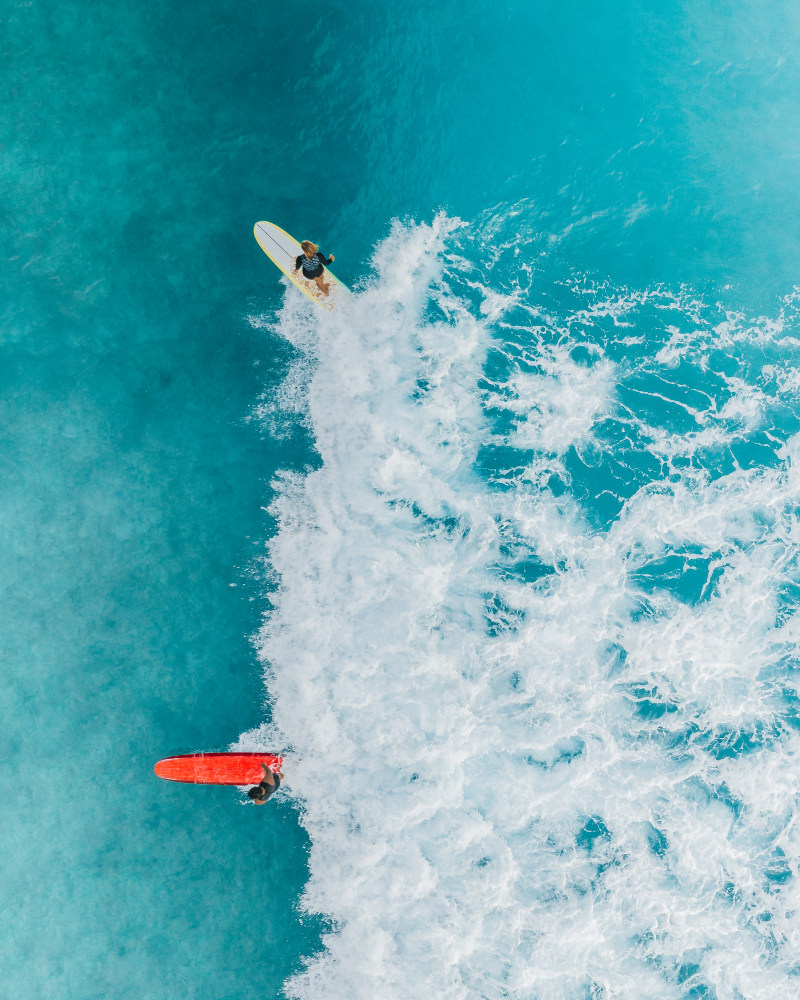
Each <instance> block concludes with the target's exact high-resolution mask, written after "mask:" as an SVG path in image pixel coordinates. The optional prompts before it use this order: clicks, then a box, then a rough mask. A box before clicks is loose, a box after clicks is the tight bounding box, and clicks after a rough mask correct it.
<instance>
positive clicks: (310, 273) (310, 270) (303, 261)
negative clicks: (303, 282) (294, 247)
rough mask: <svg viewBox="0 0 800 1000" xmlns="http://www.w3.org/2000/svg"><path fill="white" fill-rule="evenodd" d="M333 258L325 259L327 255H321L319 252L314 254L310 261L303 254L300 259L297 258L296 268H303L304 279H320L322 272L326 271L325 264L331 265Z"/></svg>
mask: <svg viewBox="0 0 800 1000" xmlns="http://www.w3.org/2000/svg"><path fill="white" fill-rule="evenodd" d="M330 263H331V258H330V257H328V259H327V260H326V259H325V254H324V253H320V251H319V250H317V252H316V253H315V254H314V256H313V257H312V258H311V259H310V260H309V258H308V257H306V255H305V254H304V253H301V254H300V256H299V257H296V258H295V262H294V266H295V268H298V267H302V268H303V277H304V278H318V277H319V276H320V275H321V274H322V272H323V271H324V270H325V268H324V267H323V264H330Z"/></svg>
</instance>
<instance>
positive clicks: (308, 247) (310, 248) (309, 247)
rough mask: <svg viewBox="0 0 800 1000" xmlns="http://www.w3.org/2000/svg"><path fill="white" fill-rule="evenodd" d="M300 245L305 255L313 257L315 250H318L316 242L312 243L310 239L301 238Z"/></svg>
mask: <svg viewBox="0 0 800 1000" xmlns="http://www.w3.org/2000/svg"><path fill="white" fill-rule="evenodd" d="M300 246H301V247H302V248H303V250H305V253H306V257H313V256H314V254H315V253H316V252H317V250H319V247H318V246H317V244H316V243H312V242H311V240H303V242H302V243H301V244H300Z"/></svg>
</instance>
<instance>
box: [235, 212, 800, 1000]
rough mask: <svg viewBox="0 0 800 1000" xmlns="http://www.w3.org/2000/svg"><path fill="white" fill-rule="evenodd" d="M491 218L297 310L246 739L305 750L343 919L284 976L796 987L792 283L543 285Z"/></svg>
mask: <svg viewBox="0 0 800 1000" xmlns="http://www.w3.org/2000/svg"><path fill="white" fill-rule="evenodd" d="M473 236H474V234H471V233H470V232H469V231H466V232H465V231H464V230H463V229H459V227H458V226H457V225H456V224H455V223H453V222H451V221H449V220H447V219H445V218H438V219H437V220H435V222H434V224H433V225H432V226H413V225H408V226H401V225H399V224H398V225H396V226H395V227H394V229H393V231H392V233H391V235H390V236H389V237H388V238H387V240H386V241H385V242H384V243H383V244H382V245H381V246H380V247H379V248H378V250H377V252H376V256H375V260H374V267H375V272H376V275H377V277H376V279H375V280H374V282H373V283H372V284H371V286H370V287H368V288H367V289H366V290H364V291H362V292H360V293H359V294H357V295H355V296H354V297H353V299H352V301H350V302H349V303H348V307H347V309H343V310H341V311H340V312H337V313H335V314H333V315H331V316H320V315H319V313H318V312H317V313H315V312H313V307H310V306H308V305H307V304H306V303H305V302H304V301H303V302H300V301H299V296H294V295H291V294H290V295H289V296H287V300H286V303H285V305H284V308H283V311H282V313H281V315H280V316H279V318H278V328H279V330H280V332H281V333H282V334H283V335H284V336H285V337H287V338H288V339H289V340H290V341H291V342H292V343H293V344H294V345H295V347H296V348H297V349H298V351H299V355H298V358H299V360H298V363H297V365H296V366H295V367H294V368H293V371H292V373H291V376H290V379H289V380H288V382H287V386H286V387H285V393H284V396H283V398H281V399H279V400H278V401H276V402H275V403H274V405H273V407H272V411H271V412H267V411H268V410H269V409H270V407H269V406H267V407H266V408H265V409H264V412H262V416H264V417H265V419H268V420H273V421H274V419H275V414H276V413H278V414H279V415H280V413H283V414H284V415H285V418H286V419H293V418H296V416H297V414H298V413H300V414H301V415H302V416H303V419H305V420H306V421H307V422H308V425H309V427H310V429H311V430H312V431H313V434H314V438H315V441H316V447H317V449H318V451H319V455H320V458H321V465H320V467H319V468H316V469H314V470H311V471H308V472H307V473H305V474H302V475H301V474H285V475H283V476H282V477H280V479H279V480H278V481H277V482H276V483H275V500H274V503H273V505H272V509H273V511H274V514H275V516H276V518H277V524H278V530H277V533H276V534H275V536H274V537H273V538H272V539H271V540H270V542H269V546H268V562H269V565H270V567H271V568H272V570H274V573H275V574H276V579H277V580H278V582H279V585H278V587H277V590H276V592H275V593H274V594H272V595H271V601H272V602H273V604H274V610H273V611H272V612H271V613H270V615H269V616H268V618H267V619H266V621H265V623H264V626H263V629H262V631H261V633H260V636H259V648H260V655H261V657H262V660H263V663H264V668H265V678H266V683H267V687H268V691H269V695H270V697H271V699H272V702H273V721H272V723H271V724H270V726H265V727H264V728H263V729H262V730H261V731H259V732H256V733H250V734H245V736H244V737H243V738H242V740H243V745H255V744H259V745H262V746H267V745H269V746H275V745H284V746H287V747H290V748H292V750H293V752H294V754H295V755H296V758H295V759H293V760H292V762H291V765H290V767H288V768H287V772H288V777H289V781H290V782H291V787H292V790H293V794H294V795H295V796H297V799H298V801H299V802H300V803H301V809H302V821H303V824H304V825H305V827H306V828H307V830H308V832H309V835H310V839H311V856H310V870H311V879H310V881H309V884H308V887H307V890H306V893H305V896H304V900H303V903H304V905H305V906H306V907H307V908H308V909H309V910H310V911H314V912H319V913H323V914H326V915H327V916H328V917H329V918H330V919H331V921H332V924H333V928H334V929H333V930H332V932H331V933H330V934H328V935H327V936H326V938H325V950H324V951H323V952H322V953H321V954H320V955H319V956H317V957H315V958H314V959H312V960H311V961H310V963H309V965H308V967H307V969H306V970H305V971H304V972H302V973H301V974H299V975H297V976H296V977H295V978H294V979H292V980H291V981H290V982H289V983H288V984H287V992H288V994H289V995H290V996H293V997H298V998H302V1000H316V998H321V997H325V998H341V1000H345V998H348V1000H349V998H355V1000H361V998H370V1000H372V998H374V997H376V996H380V997H382V998H387V1000H412V998H413V1000H418V998H420V997H423V996H425V997H437V998H452V1000H466V998H491V1000H495V998H498V1000H499V998H501V997H506V998H507V997H513V998H520V1000H523V998H526V1000H527V998H541V1000H561V998H563V1000H578V998H601V997H602V998H611V997H614V998H620V1000H634V998H635V1000H639V998H641V997H643V996H646V997H648V998H652V1000H657V998H665V1000H667V998H669V1000H672V998H679V997H686V998H688V997H693V996H704V995H714V996H716V997H717V998H719V1000H723V998H725V1000H727V998H730V1000H733V998H736V997H743V996H755V995H757V996H759V997H760V998H775V1000H778V998H781V1000H783V998H785V997H787V996H790V995H792V991H793V989H796V980H797V969H798V967H797V960H796V956H797V954H798V944H800V940H798V939H799V938H800V931H798V924H797V920H796V916H795V914H796V912H797V906H798V902H800V900H799V899H798V898H797V897H798V878H797V876H798V872H797V860H796V859H797V854H798V850H797V849H798V843H797V840H798V831H797V828H796V824H795V823H794V817H795V807H796V802H797V793H796V787H797V766H796V761H797V756H796V755H797V749H798V735H797V733H798V723H797V719H798V717H800V713H798V710H797V709H798V706H800V697H799V695H798V690H797V681H796V666H797V663H796V658H795V653H794V648H795V644H796V640H797V633H798V625H797V622H796V616H795V611H796V598H795V593H796V590H795V589H793V588H796V586H797V578H798V567H797V542H798V538H800V528H798V521H797V513H796V512H797V509H798V501H800V473H799V472H798V469H799V468H800V464H799V460H800V437H798V436H797V430H798V428H797V427H796V425H795V424H793V423H792V419H790V418H789V417H787V412H788V407H789V405H790V403H791V402H792V401H793V399H794V397H795V396H796V393H797V382H796V380H792V379H791V378H790V377H789V374H788V373H789V372H790V370H791V362H792V360H793V359H792V357H791V351H792V350H794V347H793V344H794V343H795V341H794V339H793V338H792V337H789V336H788V335H787V333H786V331H787V330H789V329H791V328H792V327H793V324H794V322H795V320H794V314H793V313H792V309H793V308H794V306H793V301H792V300H791V299H787V302H786V303H785V313H784V314H782V315H781V316H780V317H779V318H778V319H777V320H757V321H753V322H752V323H748V322H746V321H745V320H744V318H743V317H726V318H725V320H724V321H721V320H720V317H719V315H718V314H717V313H716V312H715V310H714V309H710V310H709V309H706V307H704V306H703V305H702V303H698V302H697V301H696V300H695V299H690V298H688V297H687V296H673V295H671V294H670V293H668V292H665V291H664V290H658V289H656V290H651V291H649V292H647V293H638V294H637V293H631V292H629V291H622V292H619V293H615V292H614V291H613V290H611V291H609V290H608V289H603V288H587V286H586V285H585V283H584V284H583V285H582V286H581V287H580V288H579V289H578V288H575V289H568V288H562V289H561V290H560V291H558V295H561V296H562V298H561V300H560V301H556V300H555V297H553V298H551V299H547V297H546V296H545V294H544V293H542V296H541V297H540V298H539V300H537V299H536V296H535V294H534V293H533V292H531V293H522V292H521V291H520V289H519V287H518V286H516V285H515V284H514V281H513V280H512V279H509V280H508V281H505V283H504V281H503V278H502V275H501V270H500V268H499V267H498V268H497V269H496V270H495V271H494V272H493V276H492V281H493V287H491V288H490V287H488V286H487V282H486V280H485V278H484V276H483V274H482V273H481V272H480V271H479V270H478V269H477V268H476V267H474V266H473V265H472V264H470V263H468V261H469V259H470V252H471V251H473V250H474V246H473V245H472V244H471V243H470V240H471V239H472V238H473ZM459 240H461V247H460V249H461V254H462V256H457V255H455V253H453V248H454V247H455V245H456V243H457V241H459ZM493 254H494V256H493V260H492V265H493V266H494V265H495V264H496V262H497V260H498V259H499V256H500V250H498V249H497V244H496V245H495V248H494V251H493ZM548 294H550V293H548ZM552 295H553V296H555V295H556V292H553V293H552ZM723 322H724V323H726V324H727V326H725V329H724V331H722V332H720V327H721V325H722V323H723ZM642 331H644V332H642ZM676 331H678V332H676ZM722 336H724V337H725V338H727V339H728V342H729V343H730V345H732V347H731V349H732V350H735V351H738V352H739V364H738V371H737V373H736V374H735V376H732V375H731V374H730V372H728V373H727V374H726V372H725V371H724V370H722V371H716V370H714V364H713V360H714V357H715V356H716V355H715V352H716V351H717V350H718V346H717V345H718V343H719V339H720V337H722ZM765 344H766V347H765V346H764V345H765ZM756 350H758V351H761V352H762V354H760V355H758V357H756V356H755V355H754V354H753V352H754V351H756ZM675 351H679V354H680V358H681V361H680V364H676V362H675ZM764 351H766V352H767V353H768V357H764V356H763V352H764ZM659 352H661V353H660V354H659ZM687 365H688V366H689V368H688V369H687V368H686V366H687ZM300 399H301V400H302V402H298V400H300ZM746 448H750V451H749V452H747V454H748V456H750V457H749V459H748V461H747V462H746V463H745V461H744V458H743V456H744V454H745V449H746ZM753 449H755V450H753ZM737 455H738V459H737V457H736V456H737ZM754 456H755V457H754ZM709 991H710V992H709Z"/></svg>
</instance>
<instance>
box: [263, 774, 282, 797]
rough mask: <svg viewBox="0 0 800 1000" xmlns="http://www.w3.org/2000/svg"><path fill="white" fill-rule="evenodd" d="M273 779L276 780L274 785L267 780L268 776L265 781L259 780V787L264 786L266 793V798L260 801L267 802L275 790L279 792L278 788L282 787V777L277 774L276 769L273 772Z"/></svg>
mask: <svg viewBox="0 0 800 1000" xmlns="http://www.w3.org/2000/svg"><path fill="white" fill-rule="evenodd" d="M272 780H273V781H274V782H275V784H274V785H270V783H269V782H268V781H267V779H266V778H265V779H264V780H263V781H260V782H259V784H258V787H259V788H263V789H264V792H265V793H266V794H265V795H264V798H263V799H260V800H259V801H260V802H266V801H267V799H268V798H269V797H270V795H274V794H275V792H277V791H278V789H279V788H280V787H281V779H280V778H279V777H278V775H277V774H275V772H274V771H273V773H272Z"/></svg>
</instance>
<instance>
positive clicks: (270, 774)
mask: <svg viewBox="0 0 800 1000" xmlns="http://www.w3.org/2000/svg"><path fill="white" fill-rule="evenodd" d="M261 770H262V771H263V772H264V780H263V781H262V782H261V783H260V784H258V785H256V786H255V787H253V788H250V789H248V792H247V794H248V795H249V796H250V798H251V799H252V800H253V802H255V804H256V805H257V806H263V805H264V804H265V803H266V802H267V800H268V799H269V797H270V796H271V795H274V794H275V792H277V791H278V789H279V788H280V787H281V782H282V781H283V774H282V773H281V772H280V771H273V770H272V769H271V768H270V767H269V766H268V765H267V764H262V765H261Z"/></svg>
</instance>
